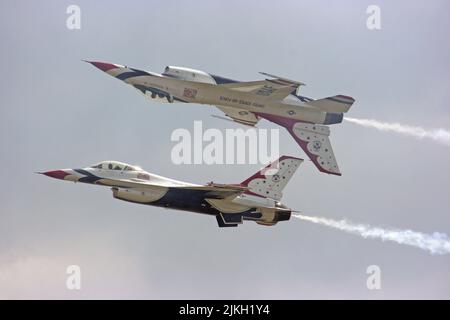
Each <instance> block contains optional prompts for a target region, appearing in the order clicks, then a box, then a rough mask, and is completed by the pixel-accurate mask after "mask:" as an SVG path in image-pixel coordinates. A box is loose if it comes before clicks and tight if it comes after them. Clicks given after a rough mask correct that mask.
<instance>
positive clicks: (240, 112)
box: [216, 106, 259, 127]
mask: <svg viewBox="0 0 450 320" xmlns="http://www.w3.org/2000/svg"><path fill="white" fill-rule="evenodd" d="M216 107H217V108H218V109H219V110H221V111H223V113H225V115H226V116H227V117H230V118H231V119H232V120H233V121H235V122H237V123H241V124H245V125H247V126H251V127H253V126H255V125H256V124H257V123H258V121H259V117H258V116H256V115H255V114H254V113H253V112H250V111H248V110H244V109H239V108H232V107H223V106H216ZM217 118H219V119H222V118H221V117H217ZM225 120H228V119H225Z"/></svg>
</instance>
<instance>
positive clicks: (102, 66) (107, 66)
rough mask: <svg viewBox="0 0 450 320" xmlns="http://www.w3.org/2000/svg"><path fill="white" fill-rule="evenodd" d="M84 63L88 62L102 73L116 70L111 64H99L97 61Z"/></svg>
mask: <svg viewBox="0 0 450 320" xmlns="http://www.w3.org/2000/svg"><path fill="white" fill-rule="evenodd" d="M85 61H86V60H85ZM86 62H89V63H90V64H92V65H93V66H96V67H97V68H99V69H100V70H102V71H104V72H107V71H108V70H111V69H114V68H117V66H116V65H114V64H112V63H108V62H99V61H86Z"/></svg>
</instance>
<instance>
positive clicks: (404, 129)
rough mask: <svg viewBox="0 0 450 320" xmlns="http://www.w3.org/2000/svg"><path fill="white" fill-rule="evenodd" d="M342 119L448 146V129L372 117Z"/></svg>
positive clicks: (449, 134) (449, 141)
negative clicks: (385, 120) (390, 121)
mask: <svg viewBox="0 0 450 320" xmlns="http://www.w3.org/2000/svg"><path fill="white" fill-rule="evenodd" d="M344 120H347V121H349V122H352V123H356V124H359V125H361V126H364V127H369V128H375V129H378V130H381V131H386V132H396V133H400V134H404V135H408V136H411V137H415V138H418V139H424V138H426V139H431V140H433V141H435V142H438V143H441V144H444V145H447V146H450V130H446V129H442V128H439V129H432V130H426V129H424V128H422V127H416V126H407V125H403V124H400V123H398V122H393V123H389V122H380V121H377V120H373V119H355V118H348V117H345V118H344Z"/></svg>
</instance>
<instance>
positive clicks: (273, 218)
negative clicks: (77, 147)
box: [39, 156, 303, 227]
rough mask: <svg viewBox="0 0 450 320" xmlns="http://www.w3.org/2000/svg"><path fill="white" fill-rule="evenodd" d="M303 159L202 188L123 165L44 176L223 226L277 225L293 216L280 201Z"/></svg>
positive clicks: (290, 159) (284, 160)
mask: <svg viewBox="0 0 450 320" xmlns="http://www.w3.org/2000/svg"><path fill="white" fill-rule="evenodd" d="M302 161H303V160H302V159H298V158H294V157H288V156H282V157H281V158H279V159H278V160H277V161H275V162H273V163H271V164H270V165H268V166H267V167H265V168H264V169H262V170H260V171H258V172H257V173H256V174H254V175H253V176H251V177H250V178H248V179H246V180H245V181H243V182H241V183H238V184H217V183H214V182H210V183H208V184H205V185H197V184H192V183H187V182H182V181H176V180H172V179H168V178H165V177H161V176H158V175H155V174H152V173H149V172H147V171H144V170H142V169H141V168H139V167H137V166H132V165H129V164H126V163H122V162H118V161H103V162H100V163H98V164H95V165H93V166H90V167H87V168H84V169H62V170H53V171H47V172H39V173H41V174H44V175H46V176H48V177H52V178H56V179H60V180H66V181H73V182H84V183H89V184H96V185H101V186H108V187H111V190H112V193H113V196H114V198H116V199H120V200H124V201H129V202H135V203H140V204H147V205H151V206H157V207H163V208H169V209H176V210H184V211H191V212H197V213H203V214H208V215H212V216H215V217H216V219H217V223H218V224H219V227H236V226H237V225H238V224H241V223H243V221H244V220H252V221H255V222H256V223H258V224H261V225H265V226H272V225H274V224H276V223H277V222H278V221H285V220H289V219H290V217H291V212H292V210H291V209H289V208H288V207H286V206H285V205H283V204H281V203H280V200H281V197H282V196H283V193H282V191H283V189H284V187H285V186H286V184H287V183H288V181H289V180H290V178H291V177H292V175H293V174H294V172H295V171H296V170H297V168H298V167H299V165H300V164H301V163H302Z"/></svg>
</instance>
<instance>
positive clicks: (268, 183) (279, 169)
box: [241, 156, 303, 200]
mask: <svg viewBox="0 0 450 320" xmlns="http://www.w3.org/2000/svg"><path fill="white" fill-rule="evenodd" d="M302 162H303V159H299V158H294V157H290V156H282V157H280V158H279V159H278V160H276V161H274V162H272V163H271V164H269V165H268V166H267V167H265V168H263V169H261V170H260V171H258V172H257V173H255V174H254V175H252V176H251V177H250V178H248V179H247V180H245V181H243V182H242V183H241V185H243V186H246V187H248V188H249V191H250V192H251V193H254V194H256V195H259V196H262V197H266V198H271V199H274V200H280V199H281V197H282V196H283V189H284V187H285V186H286V185H287V183H288V182H289V180H290V179H291V177H292V175H293V174H294V173H295V171H296V170H297V168H298V167H299V166H300V164H301V163H302Z"/></svg>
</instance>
